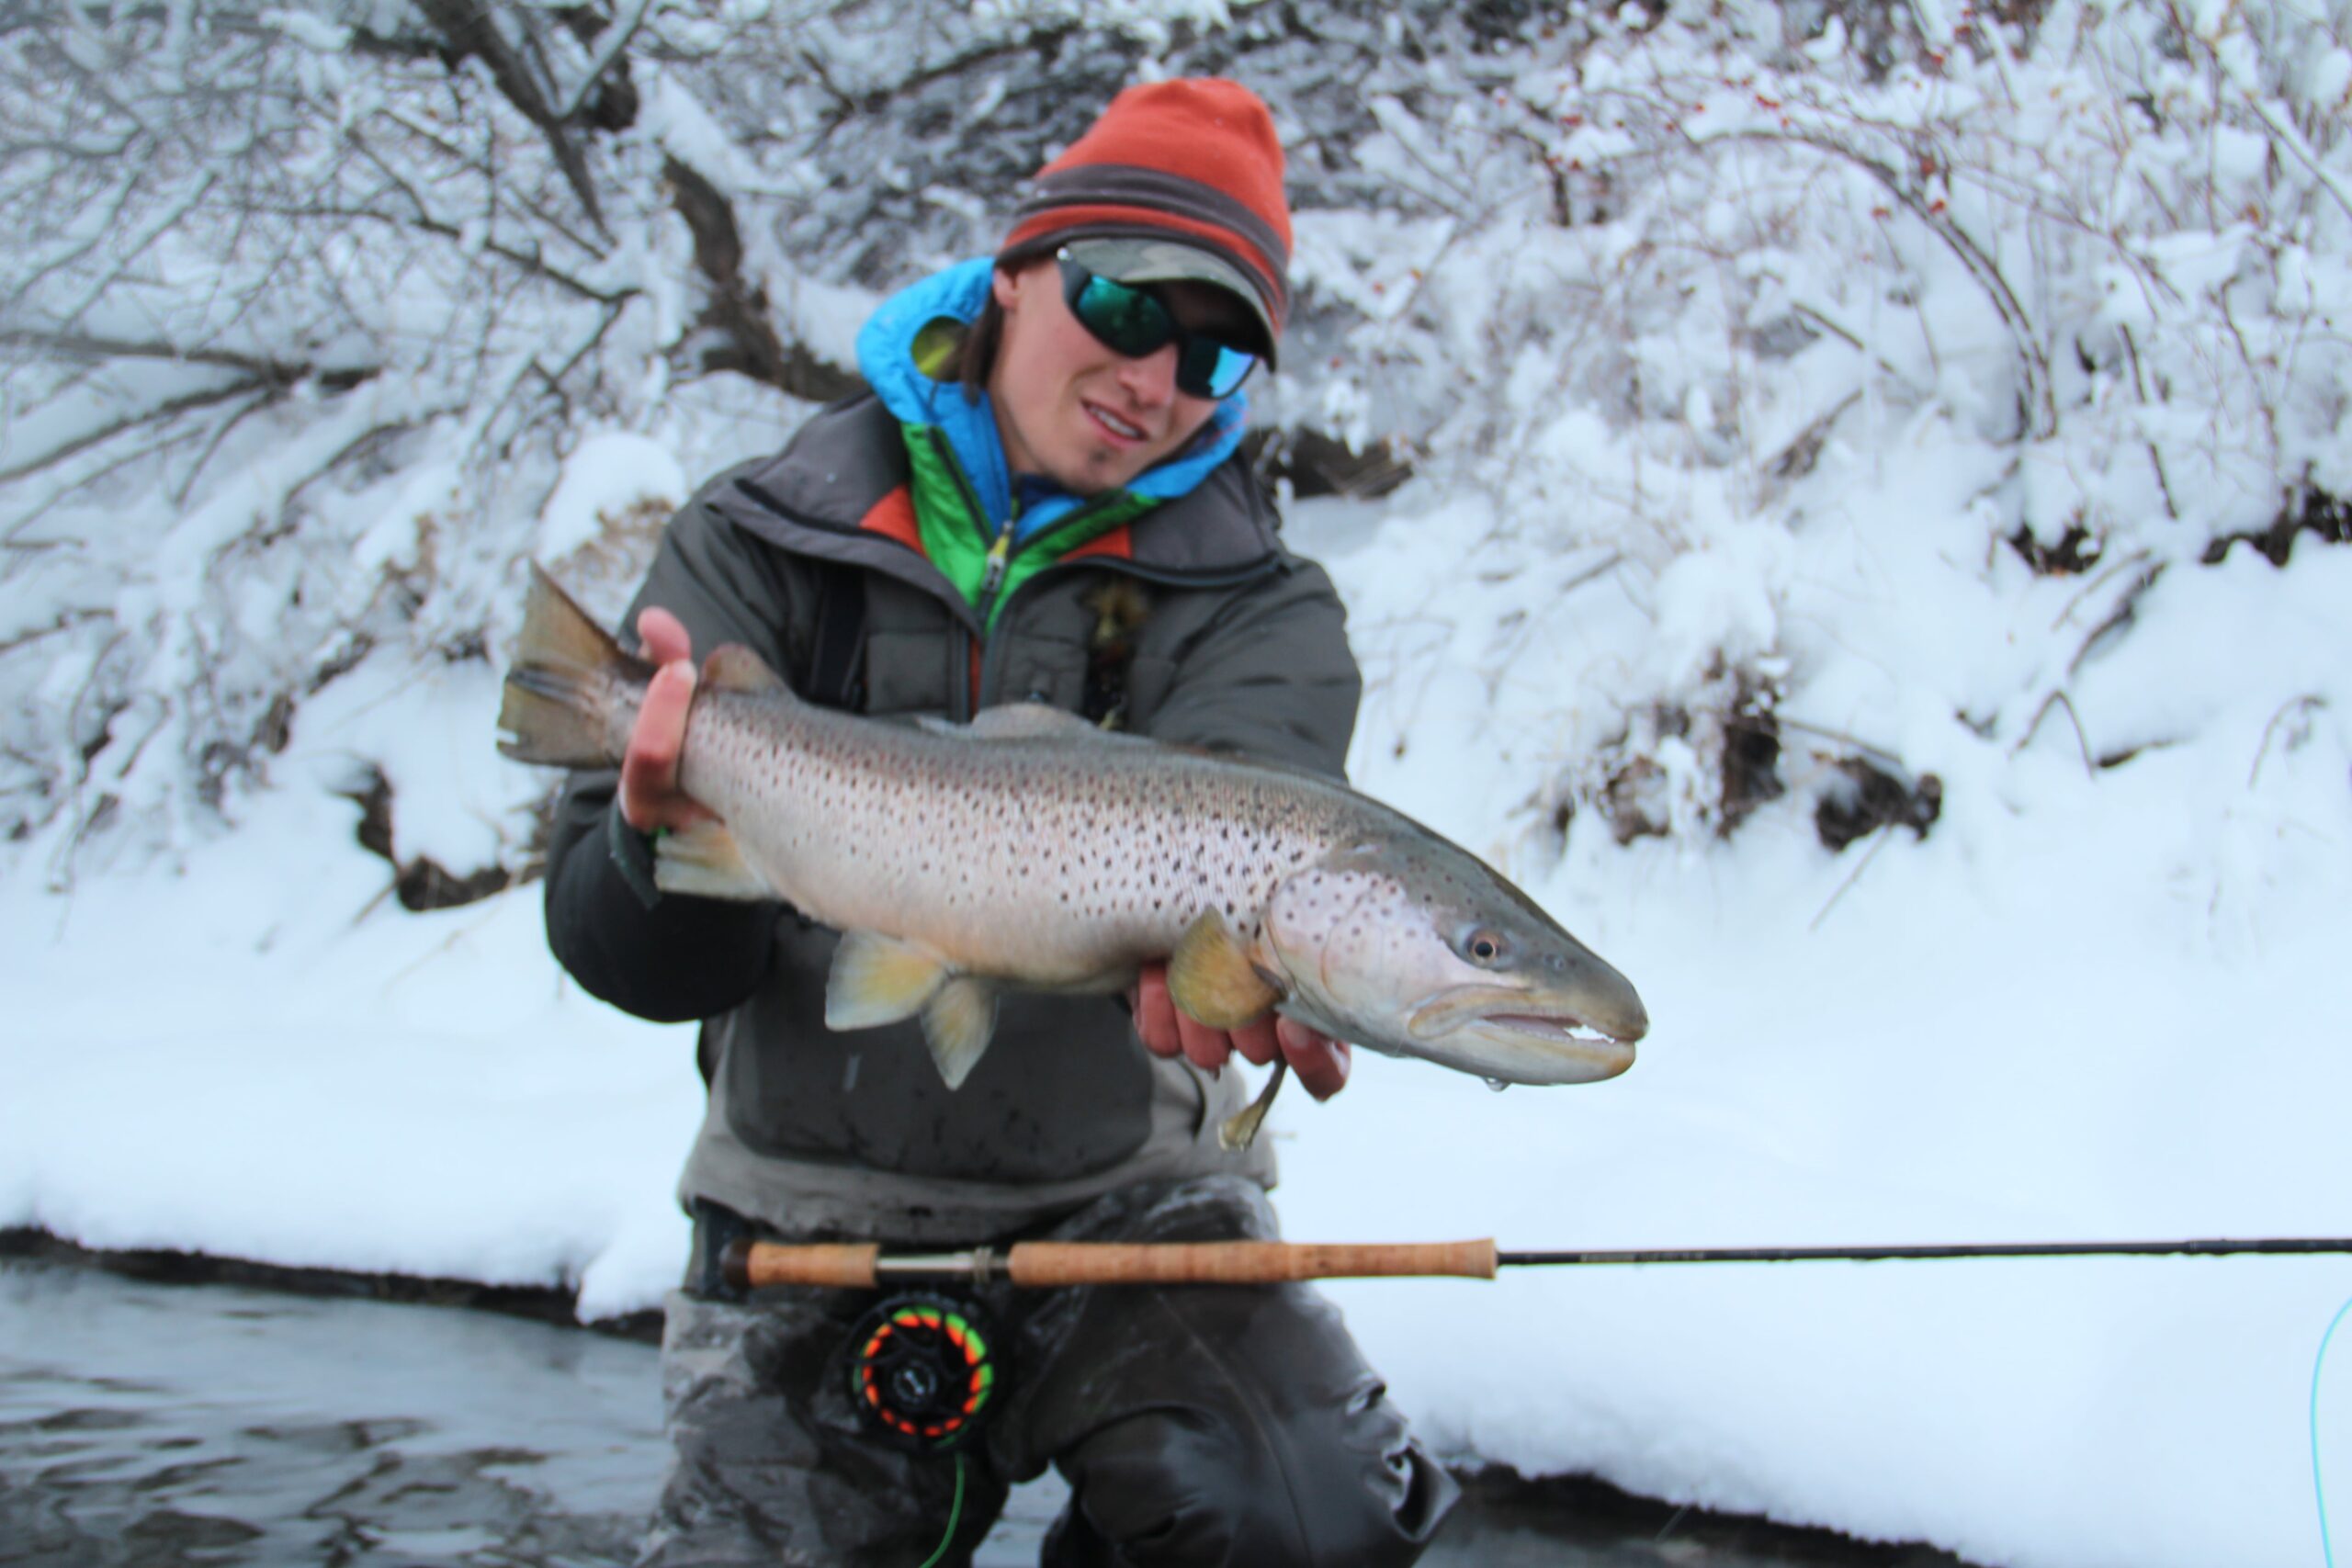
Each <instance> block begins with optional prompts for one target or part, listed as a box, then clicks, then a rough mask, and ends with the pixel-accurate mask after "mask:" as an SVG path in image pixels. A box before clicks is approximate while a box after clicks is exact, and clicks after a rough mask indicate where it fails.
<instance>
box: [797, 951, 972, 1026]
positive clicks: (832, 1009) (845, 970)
mask: <svg viewBox="0 0 2352 1568" xmlns="http://www.w3.org/2000/svg"><path fill="white" fill-rule="evenodd" d="M949 978H950V976H949V973H948V968H947V964H946V963H945V961H944V960H943V959H942V958H941V957H940V956H939V954H937V953H933V951H931V949H929V948H927V947H922V946H920V945H918V944H916V943H914V942H900V941H899V939H898V938H896V937H888V936H883V935H881V934H880V933H879V932H876V931H847V932H844V933H843V934H842V943H841V946H840V947H838V948H836V949H835V950H834V951H833V967H832V973H831V974H830V975H828V976H826V978H825V1027H826V1028H828V1029H872V1028H875V1027H876V1026H877V1025H880V1024H885V1023H896V1022H898V1021H899V1020H900V1019H906V1018H912V1017H913V1016H914V1015H915V1014H917V1013H919V1012H921V1011H922V1010H923V1009H924V1008H926V1007H928V1006H930V1005H931V1001H932V998H934V997H936V996H937V995H938V994H939V993H940V991H941V989H942V988H943V987H945V986H946V985H947V983H948V980H949Z"/></svg>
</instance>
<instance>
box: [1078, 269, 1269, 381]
mask: <svg viewBox="0 0 2352 1568" xmlns="http://www.w3.org/2000/svg"><path fill="white" fill-rule="evenodd" d="M1054 259H1055V260H1056V261H1057V262H1058V263H1059V264H1060V265H1061V269H1062V298H1063V299H1065V300H1066V301H1068V302H1069V313H1070V314H1071V315H1073V316H1076V317H1077V318H1078V324H1079V325H1080V326H1082V327H1084V328H1085V329H1086V330H1087V331H1088V332H1089V333H1092V334H1093V336H1094V340H1095V341H1096V342H1097V343H1100V344H1103V347H1105V348H1107V349H1110V350H1111V351H1112V352H1114V353H1115V354H1124V355H1126V356H1127V357H1128V358H1130V359H1141V358H1142V357H1143V356H1144V355H1147V354H1156V353H1158V352H1159V349H1160V347H1161V346H1162V345H1163V344H1170V343H1172V344H1175V345H1176V389H1177V390H1178V391H1181V392H1184V393H1187V394H1189V395H1191V396H1193V397H1195V398H1223V397H1227V396H1229V395H1230V394H1231V393H1232V392H1233V391H1234V389H1237V388H1238V387H1239V386H1240V385H1241V383H1242V382H1244V381H1246V380H1248V379H1249V378H1250V371H1252V370H1254V369H1256V368H1257V367H1258V356H1257V355H1254V354H1252V353H1250V351H1249V350H1248V349H1245V348H1236V347H1234V346H1233V344H1229V343H1226V342H1223V341H1221V340H1220V339H1217V338H1214V337H1210V336H1208V335H1207V334H1206V333H1195V332H1187V331H1186V330H1185V329H1184V328H1183V327H1182V326H1181V325H1180V324H1178V322H1177V320H1176V318H1175V316H1174V315H1172V314H1171V313H1170V311H1169V309H1168V306H1167V305H1166V304H1165V303H1164V302H1163V301H1162V300H1161V299H1160V298H1159V296H1158V295H1156V294H1154V293H1152V292H1151V291H1150V290H1149V289H1148V288H1137V287H1136V286H1134V285H1132V284H1125V283H1117V282H1114V281H1113V280H1112V279H1110V278H1107V277H1101V276H1096V275H1095V274H1093V273H1091V272H1089V271H1087V270H1086V269H1085V268H1084V267H1082V266H1080V265H1078V263H1076V262H1074V261H1072V260H1070V259H1069V253H1068V252H1063V253H1061V254H1057V256H1055V258H1054Z"/></svg>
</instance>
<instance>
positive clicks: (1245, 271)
mask: <svg viewBox="0 0 2352 1568" xmlns="http://www.w3.org/2000/svg"><path fill="white" fill-rule="evenodd" d="M1080 239H1134V240H1168V239H1175V240H1177V241H1180V242H1181V243H1183V244H1185V245H1188V246H1191V247H1193V248H1194V249H1196V250H1200V251H1205V252H1207V253H1209V254H1212V255H1214V256H1216V257H1217V258H1219V259H1220V260H1222V261H1223V262H1225V263H1226V264H1227V268H1224V269H1216V274H1217V275H1221V276H1212V275H1205V274H1204V276H1211V280H1212V281H1219V282H1222V281H1223V280H1224V277H1226V276H1231V274H1232V272H1238V274H1239V275H1240V277H1241V278H1242V279H1244V280H1246V281H1247V283H1248V284H1249V286H1250V288H1251V289H1252V290H1253V291H1254V292H1255V293H1256V295H1257V299H1255V300H1253V301H1250V303H1252V304H1253V305H1254V306H1255V307H1256V313H1257V314H1258V315H1259V316H1260V318H1261V320H1262V321H1264V323H1265V325H1266V328H1267V331H1268V332H1269V333H1273V334H1277V335H1278V334H1279V333H1281V331H1282V324H1283V317H1284V316H1286V315H1287V314H1288V313H1289V311H1290V280H1289V276H1288V275H1289V270H1290V204H1289V202H1287V201H1286V200H1285V199H1283V147H1282V141H1281V140H1280V139H1279V138H1278V137H1277V136H1276V135H1275V134H1274V117H1273V115H1272V113H1271V112H1270V111H1269V110H1268V109H1267V107H1266V106H1265V104H1264V102H1263V101H1262V100H1261V99H1260V98H1259V96H1258V95H1257V94H1255V93H1253V92H1251V91H1250V89H1249V88H1247V87H1245V86H1243V85H1241V84H1240V83H1238V82H1228V81H1226V80H1224V79H1222V78H1219V77H1213V76H1212V77H1191V78H1184V79H1181V80H1178V81H1173V82H1148V83H1146V84H1144V85H1140V86H1135V87H1129V88H1128V89H1126V91H1125V92H1123V93H1121V94H1120V95H1119V96H1117V97H1116V98H1114V99H1113V100H1112V101H1111V107H1109V108H1107V109H1104V110H1103V115H1102V118H1099V119H1097V120H1096V121H1095V122H1094V124H1093V125H1092V126H1091V128H1089V130H1087V132H1086V134H1085V135H1083V136H1081V137H1080V138H1079V139H1078V140H1077V141H1074V142H1072V143H1071V144H1070V146H1069V151H1067V152H1064V153H1063V154H1062V155H1061V156H1060V157H1058V158H1057V159H1055V160H1054V161H1053V162H1052V163H1050V164H1046V166H1045V168H1043V169H1042V170H1040V171H1038V174H1037V178H1036V180H1035V184H1034V185H1033V186H1032V187H1031V189H1030V191H1029V194H1028V197H1027V199H1026V200H1024V201H1023V203H1022V205H1021V209H1020V211H1019V212H1018V213H1017V214H1016V215H1015V216H1014V219H1013V224H1012V231H1011V232H1009V233H1008V234H1006V235H1005V237H1004V243H1003V244H1002V245H1001V246H1000V247H999V248H998V252H997V259H998V260H999V261H1000V262H1002V263H1011V262H1017V261H1021V260H1025V259H1026V258H1028V257H1030V256H1034V255H1040V254H1045V253H1046V252H1048V251H1050V250H1052V249H1053V248H1055V247H1056V246H1057V245H1061V244H1064V243H1069V242H1070V241H1072V240H1080ZM1228 269H1229V270H1228Z"/></svg>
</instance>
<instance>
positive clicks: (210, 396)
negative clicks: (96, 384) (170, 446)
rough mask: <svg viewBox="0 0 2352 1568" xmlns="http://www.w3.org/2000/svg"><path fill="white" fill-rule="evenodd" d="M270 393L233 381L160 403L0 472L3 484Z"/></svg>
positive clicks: (246, 383)
mask: <svg viewBox="0 0 2352 1568" xmlns="http://www.w3.org/2000/svg"><path fill="white" fill-rule="evenodd" d="M256 390H266V388H264V387H262V386H261V385H260V384H259V383H257V382H254V381H252V380H241V381H232V382H230V383H228V384H227V385H226V386H221V387H214V388H211V389H209V390H206V391H201V392H190V393H188V394H187V395H186V396H185V397H178V398H174V399H173V400H170V401H169V402H164V403H158V404H157V405H155V406H154V407H153V408H151V409H148V410H146V411H145V412H141V413H135V414H132V415H130V417H128V418H126V419H120V420H118V421H116V422H115V423H112V424H109V425H107V426H105V427H104V428H102V429H98V430H94V431H91V432H90V433H89V434H85V435H80V436H76V437H75V438H74V439H73V440H71V441H68V442H66V443H64V444H63V445H62V446H57V447H54V448H52V449H51V450H50V451H48V452H45V453H43V454H42V455H41V456H40V457H35V458H32V459H31V460H30V461H28V462H23V463H18V464H17V466H16V467H14V468H0V484H7V483H9V482H11V481H13V480H16V479H23V478H24V477H25V476H26V475H28V474H37V473H39V472H40V471H41V470H42V469H43V468H55V467H56V466H57V465H58V464H60V463H62V462H63V461H65V459H67V458H68V457H74V455H76V454H77V453H82V452H86V451H88V450H89V449H90V448H91V447H93V446H104V445H105V444H106V443H107V442H109V441H111V440H113V439H114V438H115V437H116V436H118V435H121V434H125V433H127V432H130V431H133V430H137V429H140V428H141V427H142V426H144V425H150V424H154V423H158V422H160V421H163V420H168V419H174V418H176V417H177V416H179V415H181V414H184V413H187V412H190V411H191V410H195V409H201V408H209V407H211V406H212V405H213V404H215V403H225V402H227V401H228V400H230V399H232V398H238V397H243V396H244V395H246V394H247V393H250V392H254V391H256Z"/></svg>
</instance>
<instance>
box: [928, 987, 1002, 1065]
mask: <svg viewBox="0 0 2352 1568" xmlns="http://www.w3.org/2000/svg"><path fill="white" fill-rule="evenodd" d="M995 1033H996V987H994V986H991V985H989V983H988V982H987V981H985V980H982V979H979V978H978V977H976V976H970V975H959V976H956V978H955V979H953V980H950V981H948V982H947V984H945V985H944V986H942V987H939V994H938V995H937V996H934V997H933V998H931V1002H930V1005H929V1006H927V1007H925V1008H924V1009H923V1010H922V1037H923V1040H924V1042H925V1043H927V1044H929V1045H930V1046H931V1059H932V1061H933V1062H934V1063H936V1064H937V1065H938V1067H939V1076H940V1077H942V1078H943V1079H944V1080H945V1081H946V1084H947V1087H948V1088H949V1089H961V1088H963V1087H964V1080H965V1079H966V1078H967V1077H971V1076H972V1069H973V1068H974V1067H977V1066H979V1065H980V1058H981V1057H982V1056H983V1055H987V1054H988V1048H989V1040H990V1038H992V1037H993V1036H994V1035H995Z"/></svg>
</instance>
